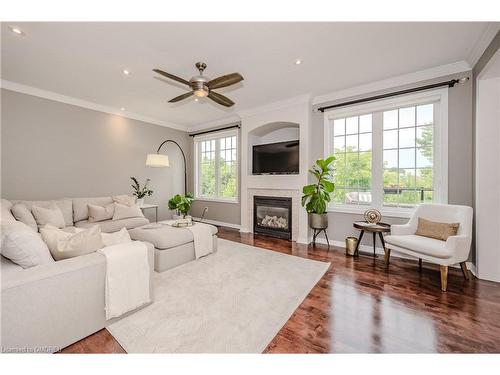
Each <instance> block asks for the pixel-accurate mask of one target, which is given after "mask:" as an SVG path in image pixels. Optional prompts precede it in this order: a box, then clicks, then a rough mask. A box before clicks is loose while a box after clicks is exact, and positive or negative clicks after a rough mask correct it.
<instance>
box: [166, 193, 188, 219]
mask: <svg viewBox="0 0 500 375" xmlns="http://www.w3.org/2000/svg"><path fill="white" fill-rule="evenodd" d="M193 201H194V198H193V196H192V195H191V194H186V195H180V194H177V195H174V196H173V197H172V198H171V199H170V200H169V201H168V208H169V209H170V210H176V211H177V213H178V214H180V215H181V216H182V217H183V218H184V219H185V218H186V216H187V214H188V212H189V210H190V209H191V205H192V204H193Z"/></svg>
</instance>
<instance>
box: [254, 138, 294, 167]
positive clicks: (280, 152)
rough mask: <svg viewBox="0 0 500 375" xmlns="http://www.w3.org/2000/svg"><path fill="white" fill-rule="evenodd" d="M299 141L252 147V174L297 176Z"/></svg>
mask: <svg viewBox="0 0 500 375" xmlns="http://www.w3.org/2000/svg"><path fill="white" fill-rule="evenodd" d="M298 173H299V140H295V141H287V142H278V143H268V144H264V145H255V146H253V153H252V174H298Z"/></svg>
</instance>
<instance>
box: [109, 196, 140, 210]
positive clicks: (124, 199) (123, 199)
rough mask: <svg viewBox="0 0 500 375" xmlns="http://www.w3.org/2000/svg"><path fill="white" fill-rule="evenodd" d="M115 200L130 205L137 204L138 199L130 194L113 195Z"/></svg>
mask: <svg viewBox="0 0 500 375" xmlns="http://www.w3.org/2000/svg"><path fill="white" fill-rule="evenodd" d="M113 202H115V203H119V204H123V205H124V206H129V207H130V206H132V205H134V204H135V202H136V199H135V197H131V196H130V195H116V196H114V197H113Z"/></svg>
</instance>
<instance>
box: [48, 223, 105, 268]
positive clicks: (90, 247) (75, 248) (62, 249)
mask: <svg viewBox="0 0 500 375" xmlns="http://www.w3.org/2000/svg"><path fill="white" fill-rule="evenodd" d="M40 232H41V234H42V238H43V239H44V241H45V242H46V243H47V245H48V246H49V250H50V252H51V254H52V256H53V257H54V259H55V260H63V259H68V258H74V257H77V256H80V255H86V254H90V253H93V252H95V251H97V250H99V249H102V248H103V247H104V244H103V242H102V236H101V228H99V226H97V225H95V226H93V227H91V228H89V229H85V230H82V231H77V230H75V232H76V233H68V232H66V231H63V230H61V229H58V228H54V227H51V226H46V227H43V228H40Z"/></svg>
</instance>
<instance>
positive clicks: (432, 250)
mask: <svg viewBox="0 0 500 375" xmlns="http://www.w3.org/2000/svg"><path fill="white" fill-rule="evenodd" d="M384 239H385V242H386V243H387V244H392V245H395V246H398V247H402V248H404V249H408V250H411V251H413V252H416V253H421V254H425V255H430V256H433V257H436V258H441V259H446V258H451V257H452V256H453V253H452V252H451V251H450V250H449V249H448V248H447V247H446V242H445V241H441V240H436V239H434V238H429V237H423V236H417V235H416V234H409V235H403V236H393V235H390V236H385V237H384ZM388 247H389V248H391V247H390V246H388ZM396 251H397V250H396Z"/></svg>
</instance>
